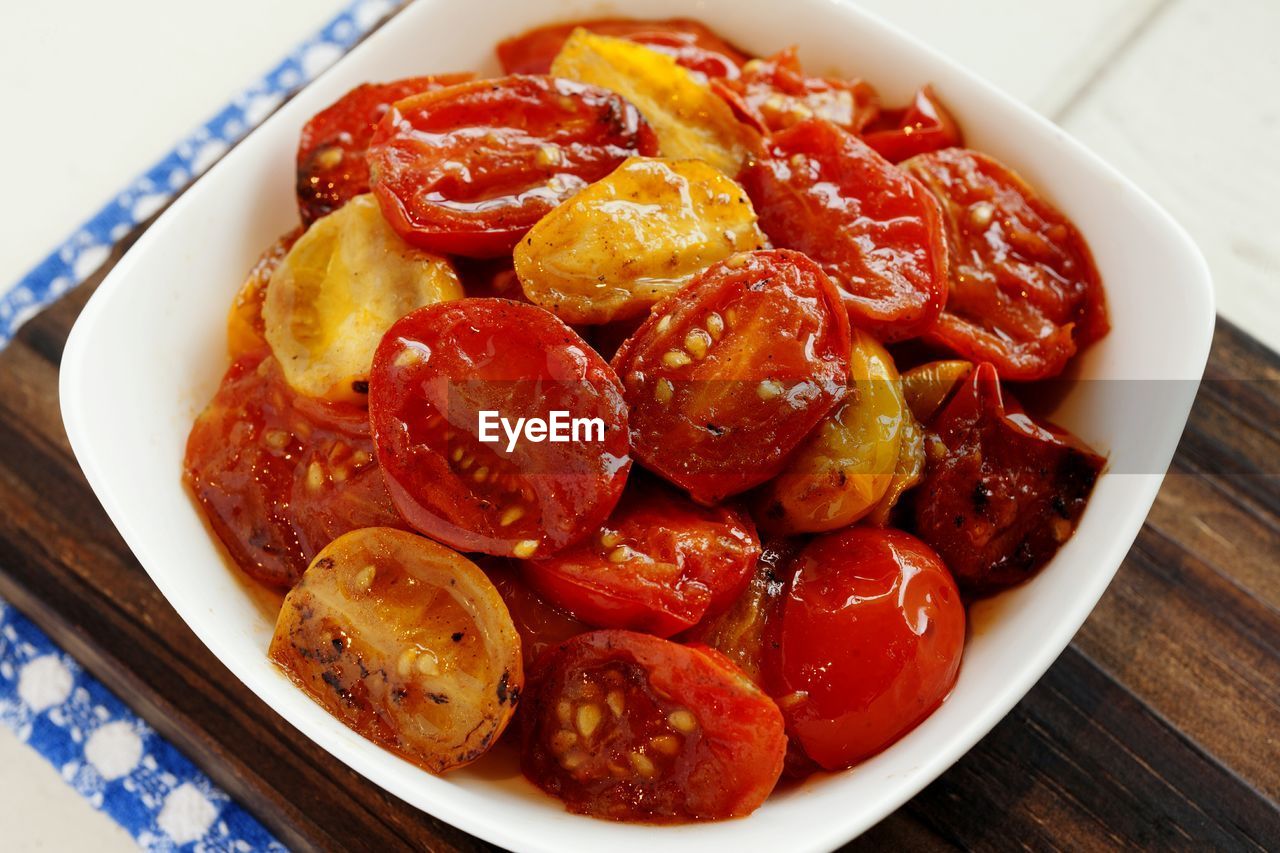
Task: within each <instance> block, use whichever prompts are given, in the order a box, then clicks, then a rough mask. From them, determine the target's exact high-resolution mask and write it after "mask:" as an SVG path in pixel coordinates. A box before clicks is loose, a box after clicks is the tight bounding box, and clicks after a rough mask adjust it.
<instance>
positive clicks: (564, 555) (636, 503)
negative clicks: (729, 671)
mask: <svg viewBox="0 0 1280 853" xmlns="http://www.w3.org/2000/svg"><path fill="white" fill-rule="evenodd" d="M759 556H760V542H759V540H758V539H757V538H756V532H755V526H754V525H753V524H752V523H751V519H750V518H749V517H747V516H746V515H744V514H742V513H738V512H735V511H733V510H731V509H728V508H726V507H702V506H698V505H697V504H695V503H693V502H692V501H690V500H689V499H688V498H687V497H685V496H684V495H682V494H680V493H678V492H675V491H673V490H671V489H669V488H667V487H665V486H663V485H661V484H660V483H656V482H653V481H651V480H649V479H640V478H633V480H632V484H631V485H629V486H628V488H627V490H626V491H625V492H624V493H623V495H622V500H621V501H619V502H618V506H617V507H616V508H615V509H614V511H613V514H612V515H611V516H609V520H608V521H607V522H605V524H604V527H602V528H601V529H600V532H599V533H598V534H596V535H594V536H590V537H588V538H587V539H585V540H583V541H582V542H579V543H578V544H577V545H574V546H573V547H571V548H567V549H565V550H564V551H561V552H560V553H558V554H556V555H554V556H551V557H548V558H546V559H542V560H533V561H530V562H527V563H525V564H524V575H525V578H526V579H527V580H528V582H529V584H530V585H531V586H532V587H533V588H534V589H536V590H538V591H539V592H540V593H542V594H543V596H545V597H546V598H547V599H549V600H551V601H553V602H555V603H556V604H559V605H560V606H561V607H564V608H566V609H568V610H569V611H571V612H572V613H574V614H575V615H577V616H578V617H579V618H581V619H583V620H584V621H586V622H590V623H591V624H593V625H598V626H600V627H602V628H631V629H633V630H637V631H647V632H648V633H651V634H657V635H658V636H659V637H669V636H671V635H672V634H674V633H676V632H677V631H683V630H684V629H685V628H688V627H690V626H692V625H694V624H695V623H697V622H698V621H699V620H701V619H702V618H703V617H704V616H705V615H707V614H708V613H718V612H720V611H721V610H724V609H725V607H727V606H728V605H729V604H730V603H732V602H733V601H734V599H736V598H737V597H738V595H739V594H740V593H741V592H742V589H743V587H744V586H745V585H746V583H747V580H748V579H749V578H750V576H751V572H752V569H754V568H755V564H756V559H757V558H758V557H759Z"/></svg>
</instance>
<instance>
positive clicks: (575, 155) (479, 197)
mask: <svg viewBox="0 0 1280 853" xmlns="http://www.w3.org/2000/svg"><path fill="white" fill-rule="evenodd" d="M655 153H657V142H656V140H655V138H654V135H653V131H652V130H650V129H649V126H648V125H647V124H646V123H645V120H644V118H643V117H642V116H641V115H640V113H639V112H637V111H636V108H635V107H633V106H631V105H630V104H629V103H627V102H626V101H624V100H622V99H621V98H619V97H618V96H617V95H615V94H613V93H612V92H608V91H605V90H604V89H600V88H597V87H595V86H588V85H584V84H582V83H575V82H573V81H572V80H558V79H554V78H551V77H522V76H513V77H503V78H501V79H497V80H476V81H474V82H472V83H463V84H461V85H458V86H451V87H449V88H447V89H439V90H436V91H433V92H425V93H423V94H421V95H415V96H414V97H411V98H407V99H405V100H403V101H398V102H396V103H395V104H394V105H392V107H391V109H390V110H389V111H388V112H387V114H386V115H385V116H384V117H383V119H382V121H381V122H380V123H379V125H378V128H377V130H376V131H375V132H374V135H373V140H372V141H371V142H370V143H369V168H370V171H371V173H372V178H371V184H372V186H373V191H374V193H375V194H376V195H377V196H378V201H379V202H380V203H381V205H382V212H383V214H384V215H385V216H386V217H387V221H388V222H390V223H391V226H392V227H393V228H395V229H396V232H397V233H398V234H399V235H400V236H401V237H403V238H404V239H405V240H407V241H408V242H410V243H413V244H414V245H416V246H420V247H422V248H424V249H427V250H429V251H434V252H449V253H453V254H458V255H468V256H474V257H491V256H495V255H501V254H504V253H508V252H510V251H511V250H512V248H514V247H515V245H516V243H517V242H519V240H520V238H521V237H522V236H523V235H524V232H526V231H528V230H529V229H530V228H531V227H532V226H533V224H534V223H535V222H537V221H538V220H539V219H541V218H542V217H543V216H544V215H545V214H546V213H547V212H549V211H550V210H551V209H552V208H554V207H555V206H556V205H557V204H559V203H560V202H562V201H564V200H565V199H567V198H569V197H570V196H572V195H573V194H574V193H576V192H577V191H578V190H580V189H582V188H583V187H585V186H586V185H587V184H589V183H591V182H592V181H596V180H599V179H600V178H603V177H604V176H605V175H607V174H609V173H610V172H612V171H613V170H614V168H616V167H617V166H618V164H619V163H621V162H622V161H623V160H625V159H626V158H628V157H631V156H634V155H637V154H641V155H651V154H655Z"/></svg>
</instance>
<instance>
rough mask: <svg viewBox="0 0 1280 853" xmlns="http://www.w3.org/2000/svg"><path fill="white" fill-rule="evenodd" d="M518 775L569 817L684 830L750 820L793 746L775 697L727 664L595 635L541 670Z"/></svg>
mask: <svg viewBox="0 0 1280 853" xmlns="http://www.w3.org/2000/svg"><path fill="white" fill-rule="evenodd" d="M527 701H528V702H529V707H528V710H527V711H526V712H524V713H522V715H521V719H522V720H523V725H522V734H523V735H524V751H523V755H522V758H521V768H522V769H523V770H524V773H525V775H526V776H527V777H528V778H529V779H530V781H532V782H533V783H534V784H535V785H537V786H538V787H539V788H541V789H542V790H544V791H546V792H547V793H549V794H551V795H552V796H555V797H559V798H560V799H561V800H563V801H564V803H565V806H566V807H567V808H568V809H569V810H570V811H573V812H578V813H579V814H588V815H591V816H592V817H600V818H608V819H610V820H638V821H648V822H653V823H684V822H689V821H697V820H716V819H719V818H728V817H739V816H741V815H746V814H750V813H751V812H752V811H754V810H755V809H756V807H757V806H759V805H760V804H761V803H762V802H764V799H765V797H767V796H768V795H769V792H770V791H772V790H773V786H774V785H775V784H776V783H777V781H778V775H779V773H781V771H782V758H783V754H784V753H785V751H786V745H787V739H786V736H785V735H784V734H783V724H782V715H781V714H779V713H778V708H777V706H776V705H774V704H773V702H772V701H770V699H769V697H768V696H766V695H765V694H764V693H762V692H761V691H760V689H759V688H757V687H756V686H755V685H754V684H752V683H751V682H750V681H749V680H748V679H747V678H746V677H745V676H744V675H743V674H742V673H741V672H739V671H738V670H737V669H736V668H735V667H734V666H733V664H731V663H729V661H728V659H726V658H725V657H724V656H723V655H721V654H719V653H718V652H716V651H714V650H712V649H708V648H705V647H696V646H679V645H676V644H675V643H672V642H670V641H669V640H661V639H658V638H657V637H651V636H648V635H647V634H635V633H632V632H630V631H596V632H594V633H591V634H583V635H582V636H580V637H576V638H574V639H572V640H569V641H568V642H566V643H565V644H564V645H562V646H561V647H560V648H559V649H558V650H557V651H556V652H554V653H553V655H552V656H550V658H549V659H548V660H547V661H546V662H545V664H544V665H543V666H542V667H541V668H540V672H539V674H538V679H537V681H536V683H535V684H534V685H533V687H532V689H531V690H530V692H529V697H528V699H527Z"/></svg>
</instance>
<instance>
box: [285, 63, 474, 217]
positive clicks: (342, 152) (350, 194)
mask: <svg viewBox="0 0 1280 853" xmlns="http://www.w3.org/2000/svg"><path fill="white" fill-rule="evenodd" d="M474 76H475V75H474V74H441V75H438V76H435V77H410V78H408V79H406V80H396V81H395V82H394V83H365V84H364V85H361V86H356V87H355V88H354V89H352V90H351V91H350V92H347V94H345V95H343V96H342V97H341V98H339V99H338V100H337V101H335V102H334V103H333V104H331V105H330V106H328V107H326V108H325V109H323V110H321V111H320V112H318V113H316V114H315V115H314V116H312V118H311V120H310V121H308V122H307V123H306V124H305V125H303V127H302V136H301V138H300V139H299V140H298V211H299V212H300V213H301V214H302V222H303V224H304V225H310V224H311V223H312V222H315V221H316V220H317V219H319V218H320V217H322V216H324V215H325V214H328V213H332V212H333V211H335V210H337V209H338V208H339V207H342V205H344V204H346V203H347V202H348V201H350V200H351V199H353V198H355V197H356V196H358V195H360V194H361V193H367V192H368V191H369V164H368V163H367V162H366V161H365V156H364V155H365V149H366V148H368V146H369V140H370V139H371V138H372V137H373V129H374V128H375V127H377V126H378V122H379V121H381V119H382V116H383V114H385V113H386V111H387V108H388V107H390V106H391V104H392V103H394V102H396V101H398V100H400V99H402V98H407V97H409V96H410V95H417V94H418V93H420V92H429V91H431V90H432V89H440V88H443V87H445V86H454V85H456V84H458V83H465V82H466V81H467V80H470V79H472V78H473V77H474Z"/></svg>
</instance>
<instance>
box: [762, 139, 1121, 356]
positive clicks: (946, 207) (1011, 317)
mask: <svg viewBox="0 0 1280 853" xmlns="http://www.w3.org/2000/svg"><path fill="white" fill-rule="evenodd" d="M902 168H903V169H904V170H906V171H907V172H909V173H910V174H912V175H914V176H915V177H916V178H918V179H919V180H920V181H921V183H923V184H924V185H925V186H926V187H927V188H928V189H929V191H930V192H931V193H932V194H933V195H935V196H936V197H937V198H938V200H939V201H940V202H941V204H942V209H943V222H944V225H945V230H946V235H947V240H948V243H949V247H950V249H949V254H950V258H951V269H950V295H949V297H948V299H947V306H946V311H944V312H943V314H942V316H941V317H940V318H939V320H938V323H937V325H936V326H935V327H934V328H933V329H931V330H929V335H928V338H929V340H930V341H931V342H933V343H936V344H938V345H940V346H943V347H946V348H948V349H950V350H952V351H954V352H956V353H959V354H960V355H961V356H963V357H965V358H967V359H969V360H971V361H989V362H991V363H992V364H994V365H995V366H996V369H997V370H998V371H999V373H1000V378H1002V379H1014V380H1028V381H1029V380H1035V379H1045V378H1047V377H1050V376H1056V375H1057V374H1058V373H1060V372H1061V371H1062V369H1063V367H1065V366H1066V363H1067V361H1068V360H1069V359H1070V358H1071V356H1073V355H1074V354H1075V353H1076V350H1077V349H1078V348H1080V347H1083V346H1085V345H1087V344H1089V343H1091V342H1093V341H1095V340H1097V339H1098V338H1101V337H1102V336H1103V335H1105V334H1106V333H1107V331H1108V329H1109V328H1110V325H1109V323H1108V320H1107V308H1106V302H1105V297H1104V295H1103V291H1102V281H1101V278H1100V277H1099V275H1098V270H1097V268H1096V267H1095V266H1094V263H1093V257H1092V255H1091V254H1090V253H1089V247H1088V245H1087V244H1086V243H1085V240H1084V238H1083V237H1082V236H1081V235H1080V232H1079V231H1077V230H1076V227H1075V226H1074V225H1073V224H1072V223H1071V221H1070V220H1069V219H1067V218H1066V216H1064V215H1063V214H1062V213H1061V212H1059V211H1058V210H1057V209H1055V208H1054V207H1053V206H1052V205H1050V204H1049V203H1048V202H1047V201H1045V200H1044V199H1043V198H1041V197H1040V195H1039V194H1037V193H1036V191H1035V190H1033V189H1032V188H1031V187H1029V186H1028V185H1027V184H1026V183H1025V182H1024V181H1023V180H1022V178H1020V177H1019V176H1018V175H1017V174H1015V173H1014V172H1013V171H1012V170H1010V169H1009V168H1007V167H1006V166H1004V165H1003V164H1001V163H999V162H998V161H996V160H994V159H992V158H991V157H988V156H986V155H985V154H979V153H978V152H976V151H969V150H967V149H963V148H949V149H946V150H944V151H935V152H933V153H930V154H922V155H920V156H918V157H913V158H911V159H910V160H908V161H906V162H905V163H903V164H902ZM766 230H767V229H766Z"/></svg>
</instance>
